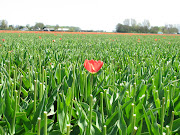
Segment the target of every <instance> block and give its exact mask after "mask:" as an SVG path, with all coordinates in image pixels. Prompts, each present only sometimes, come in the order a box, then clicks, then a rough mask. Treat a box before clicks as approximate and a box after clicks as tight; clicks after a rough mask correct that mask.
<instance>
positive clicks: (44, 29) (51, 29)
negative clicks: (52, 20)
mask: <svg viewBox="0 0 180 135" xmlns="http://www.w3.org/2000/svg"><path fill="white" fill-rule="evenodd" d="M43 31H54V28H46V27H44V28H43Z"/></svg>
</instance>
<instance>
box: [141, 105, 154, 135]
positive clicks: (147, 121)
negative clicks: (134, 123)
mask: <svg viewBox="0 0 180 135" xmlns="http://www.w3.org/2000/svg"><path fill="white" fill-rule="evenodd" d="M143 112H144V116H145V121H146V125H147V128H148V131H149V134H150V135H153V134H152V131H151V127H152V125H151V123H150V120H149V118H148V115H147V113H146V110H145V108H144V106H143Z"/></svg>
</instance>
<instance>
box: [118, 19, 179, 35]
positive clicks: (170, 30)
mask: <svg viewBox="0 0 180 135" xmlns="http://www.w3.org/2000/svg"><path fill="white" fill-rule="evenodd" d="M178 26H179V27H180V25H178ZM116 32H120V33H156V34H157V33H158V32H159V33H164V34H175V33H178V28H177V27H175V26H173V25H172V24H166V25H165V26H161V27H160V26H151V25H150V22H149V20H144V21H143V22H142V23H137V22H136V20H135V19H125V20H124V21H123V24H121V23H118V24H117V25H116Z"/></svg>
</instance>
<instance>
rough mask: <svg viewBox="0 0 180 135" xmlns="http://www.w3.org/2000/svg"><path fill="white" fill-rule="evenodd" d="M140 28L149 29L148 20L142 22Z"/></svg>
mask: <svg viewBox="0 0 180 135" xmlns="http://www.w3.org/2000/svg"><path fill="white" fill-rule="evenodd" d="M142 26H144V27H147V28H148V29H149V28H150V22H149V20H146V19H145V20H144V21H143V22H142Z"/></svg>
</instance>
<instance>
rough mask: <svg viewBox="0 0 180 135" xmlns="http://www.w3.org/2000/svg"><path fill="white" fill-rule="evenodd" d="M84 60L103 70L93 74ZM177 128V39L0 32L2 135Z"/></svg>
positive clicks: (158, 133) (158, 132) (154, 134)
mask: <svg viewBox="0 0 180 135" xmlns="http://www.w3.org/2000/svg"><path fill="white" fill-rule="evenodd" d="M86 59H88V60H91V59H94V60H101V61H103V63H104V64H103V66H102V68H101V69H100V71H99V72H97V73H95V74H91V73H89V72H88V71H87V70H86V69H85V68H84V61H85V60H86ZM46 112H47V115H46ZM38 118H39V119H38ZM179 123H180V36H179V35H157V34H132V33H124V34H122V33H80V32H68V33H67V32H37V31H36V32H34V31H33V32H25V31H23V32H21V31H0V135H1V134H3V135H5V134H8V133H9V134H16V135H22V134H24V135H36V134H41V135H46V134H49V135H61V134H63V135H64V134H72V135H77V134H80V135H82V134H87V135H89V134H92V135H101V134H103V135H106V134H107V135H116V134H119V135H134V134H137V135H140V134H142V135H149V134H150V135H162V133H163V132H164V133H166V135H171V134H175V135H178V134H180V124H179Z"/></svg>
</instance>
